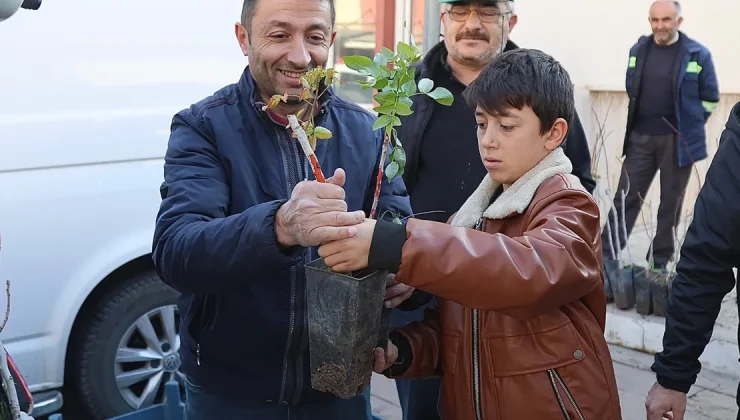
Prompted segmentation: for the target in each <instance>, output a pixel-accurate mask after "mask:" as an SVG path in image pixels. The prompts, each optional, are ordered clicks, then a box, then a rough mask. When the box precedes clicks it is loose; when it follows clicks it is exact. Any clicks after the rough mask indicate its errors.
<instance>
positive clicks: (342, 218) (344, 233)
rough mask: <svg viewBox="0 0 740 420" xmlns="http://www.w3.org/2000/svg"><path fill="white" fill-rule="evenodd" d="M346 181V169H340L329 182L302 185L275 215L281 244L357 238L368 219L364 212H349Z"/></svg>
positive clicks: (311, 244) (311, 182)
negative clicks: (361, 224)
mask: <svg viewBox="0 0 740 420" xmlns="http://www.w3.org/2000/svg"><path fill="white" fill-rule="evenodd" d="M344 180H345V174H344V170H342V169H337V170H336V171H334V176H333V177H331V178H329V179H328V180H326V183H321V182H317V181H302V182H299V183H298V184H297V185H296V186H295V188H294V189H293V193H292V194H291V197H290V200H288V201H287V202H286V203H285V204H283V205H282V206H281V207H280V209H278V211H277V214H276V215H275V233H276V234H277V240H278V243H279V244H280V245H282V246H284V247H291V246H296V245H300V246H302V247H311V246H318V245H321V244H323V243H326V242H330V241H338V240H341V239H347V238H352V237H354V236H355V235H357V227H356V225H358V224H360V223H362V222H363V221H364V220H365V213H364V212H362V211H355V212H352V213H348V212H347V203H346V202H345V201H344V198H345V192H344V189H343V188H342V187H343V186H344Z"/></svg>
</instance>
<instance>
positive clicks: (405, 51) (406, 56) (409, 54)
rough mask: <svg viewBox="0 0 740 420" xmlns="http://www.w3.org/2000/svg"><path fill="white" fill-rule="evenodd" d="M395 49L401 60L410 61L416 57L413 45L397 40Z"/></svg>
mask: <svg viewBox="0 0 740 420" xmlns="http://www.w3.org/2000/svg"><path fill="white" fill-rule="evenodd" d="M396 49H397V50H398V55H399V56H400V57H401V59H402V60H406V61H411V60H413V59H414V58H416V50H415V49H414V47H412V46H411V45H409V44H407V43H405V42H403V41H398V44H397V45H396Z"/></svg>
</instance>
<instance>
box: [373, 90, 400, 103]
mask: <svg viewBox="0 0 740 420" xmlns="http://www.w3.org/2000/svg"><path fill="white" fill-rule="evenodd" d="M396 96H397V95H396V92H393V91H387V92H378V93H376V94H375V96H373V99H375V102H377V103H378V104H379V105H387V104H389V103H390V104H392V103H393V102H395V101H396Z"/></svg>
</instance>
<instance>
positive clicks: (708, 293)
mask: <svg viewBox="0 0 740 420" xmlns="http://www.w3.org/2000/svg"><path fill="white" fill-rule="evenodd" d="M733 268H740V102H738V103H737V104H735V106H734V108H733V109H732V111H731V112H730V116H729V118H728V119H727V124H726V125H725V130H724V131H723V132H722V136H721V137H720V140H719V148H718V149H717V152H716V154H715V155H714V158H713V160H712V164H711V166H710V167H709V171H707V176H706V180H705V181H704V185H703V186H702V188H701V191H700V192H699V197H698V198H697V199H696V205H695V206H694V218H693V219H692V221H691V224H690V225H689V229H688V232H687V233H686V238H685V239H684V242H683V246H682V248H681V258H680V259H679V260H678V265H677V267H676V278H675V280H674V281H673V286H672V289H671V293H670V296H669V299H668V307H667V308H666V321H665V333H664V335H663V351H662V352H660V353H658V354H656V355H655V363H654V364H653V366H652V369H653V371H654V372H655V373H656V374H657V378H658V382H659V383H660V384H661V385H663V386H664V387H666V388H669V389H673V390H676V391H681V392H688V391H689V389H690V388H691V386H692V385H693V384H694V383H695V382H696V377H697V375H698V373H699V371H700V370H701V363H700V362H699V357H700V356H701V354H702V353H703V352H704V349H705V348H706V346H707V344H709V340H710V339H711V338H712V331H713V330H714V324H715V322H716V321H717V316H718V315H719V311H720V308H721V306H722V300H723V299H724V298H725V296H726V295H727V294H728V293H730V292H731V291H732V289H733V288H735V287H736V285H737V280H736V279H735V273H733V271H732V269H733ZM738 338H740V331H739V332H738ZM739 388H740V387H739ZM737 399H738V405H740V389H738V394H737ZM738 418H740V415H739V417H738Z"/></svg>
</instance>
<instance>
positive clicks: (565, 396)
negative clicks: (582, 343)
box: [547, 369, 586, 420]
mask: <svg viewBox="0 0 740 420" xmlns="http://www.w3.org/2000/svg"><path fill="white" fill-rule="evenodd" d="M547 377H548V379H549V380H550V386H551V387H552V391H553V393H554V394H555V399H556V400H557V402H558V407H559V408H560V411H561V412H562V413H563V418H565V420H586V417H585V416H584V415H583V411H581V408H580V407H579V406H578V402H577V401H576V399H575V397H574V396H573V393H572V392H570V389H569V388H568V385H566V383H565V381H564V380H563V377H562V376H560V373H559V372H558V370H557V369H550V370H548V371H547ZM568 407H570V410H569V409H568ZM571 413H575V415H571Z"/></svg>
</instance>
